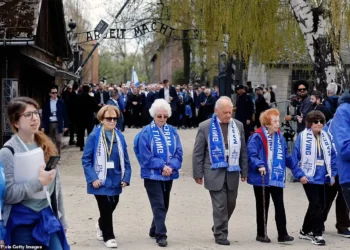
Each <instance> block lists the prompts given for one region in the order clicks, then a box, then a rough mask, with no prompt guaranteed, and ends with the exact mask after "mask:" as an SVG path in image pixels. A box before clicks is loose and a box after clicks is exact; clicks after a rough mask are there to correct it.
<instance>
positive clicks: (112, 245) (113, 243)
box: [105, 239, 118, 248]
mask: <svg viewBox="0 0 350 250" xmlns="http://www.w3.org/2000/svg"><path fill="white" fill-rule="evenodd" d="M105 245H106V247H109V248H117V247H118V244H117V242H116V241H115V239H111V240H107V241H106V242H105Z"/></svg>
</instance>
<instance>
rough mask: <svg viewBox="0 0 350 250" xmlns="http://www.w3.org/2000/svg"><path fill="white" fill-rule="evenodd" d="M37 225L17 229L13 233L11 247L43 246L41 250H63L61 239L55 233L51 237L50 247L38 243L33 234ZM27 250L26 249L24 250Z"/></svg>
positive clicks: (22, 226)
mask: <svg viewBox="0 0 350 250" xmlns="http://www.w3.org/2000/svg"><path fill="white" fill-rule="evenodd" d="M34 227H35V225H21V226H18V227H16V228H15V229H14V230H13V231H12V233H11V245H16V246H19V245H22V246H26V245H29V246H41V247H42V248H40V249H46V250H62V249H63V248H62V245H61V241H60V238H59V236H58V234H57V233H54V234H52V235H51V237H50V243H49V246H48V247H45V246H43V245H42V244H40V243H39V242H38V241H36V240H35V239H34V238H33V236H32V232H33V230H34ZM24 249H26V248H24Z"/></svg>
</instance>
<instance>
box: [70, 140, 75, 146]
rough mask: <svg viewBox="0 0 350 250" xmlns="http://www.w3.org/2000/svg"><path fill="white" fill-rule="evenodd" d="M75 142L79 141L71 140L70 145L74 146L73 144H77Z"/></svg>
mask: <svg viewBox="0 0 350 250" xmlns="http://www.w3.org/2000/svg"><path fill="white" fill-rule="evenodd" d="M75 144H77V142H76V141H74V140H73V141H69V146H72V145H75Z"/></svg>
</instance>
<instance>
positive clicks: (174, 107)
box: [159, 86, 178, 111]
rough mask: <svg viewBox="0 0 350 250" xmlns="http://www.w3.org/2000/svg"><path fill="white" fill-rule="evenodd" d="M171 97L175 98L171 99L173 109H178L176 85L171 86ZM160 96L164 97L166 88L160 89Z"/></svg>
mask: <svg viewBox="0 0 350 250" xmlns="http://www.w3.org/2000/svg"><path fill="white" fill-rule="evenodd" d="M169 97H172V98H173V100H171V101H170V106H171V110H172V111H176V108H177V107H176V103H177V99H178V96H177V93H176V90H175V88H174V86H169ZM159 98H163V99H164V88H162V89H161V90H159Z"/></svg>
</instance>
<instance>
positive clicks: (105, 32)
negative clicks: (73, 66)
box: [75, 0, 130, 75]
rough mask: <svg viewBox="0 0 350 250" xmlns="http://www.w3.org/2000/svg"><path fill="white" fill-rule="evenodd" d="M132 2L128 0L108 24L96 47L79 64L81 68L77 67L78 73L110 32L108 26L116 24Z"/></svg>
mask: <svg viewBox="0 0 350 250" xmlns="http://www.w3.org/2000/svg"><path fill="white" fill-rule="evenodd" d="M129 2H130V0H126V1H125V3H124V5H123V6H122V8H121V9H120V10H119V11H118V13H117V15H116V16H115V17H114V19H113V22H112V23H111V24H110V25H108V26H107V29H106V30H105V31H104V32H103V33H102V35H101V36H100V38H99V39H98V40H97V42H96V43H95V45H94V47H93V48H92V50H91V51H90V53H89V55H88V56H87V57H86V58H85V60H84V62H83V63H82V64H81V65H80V66H79V68H78V69H77V71H76V72H75V74H76V75H78V74H80V72H81V71H82V70H83V67H84V66H85V64H86V63H87V62H88V61H89V59H90V57H91V56H92V54H93V53H94V51H95V50H96V49H97V47H98V46H99V45H100V43H101V42H102V40H103V39H104V37H105V35H106V34H107V32H108V30H109V29H108V28H109V27H111V26H112V25H113V24H115V23H116V22H117V19H118V17H119V16H120V14H121V13H122V12H123V10H124V9H125V7H126V5H128V3H129Z"/></svg>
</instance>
